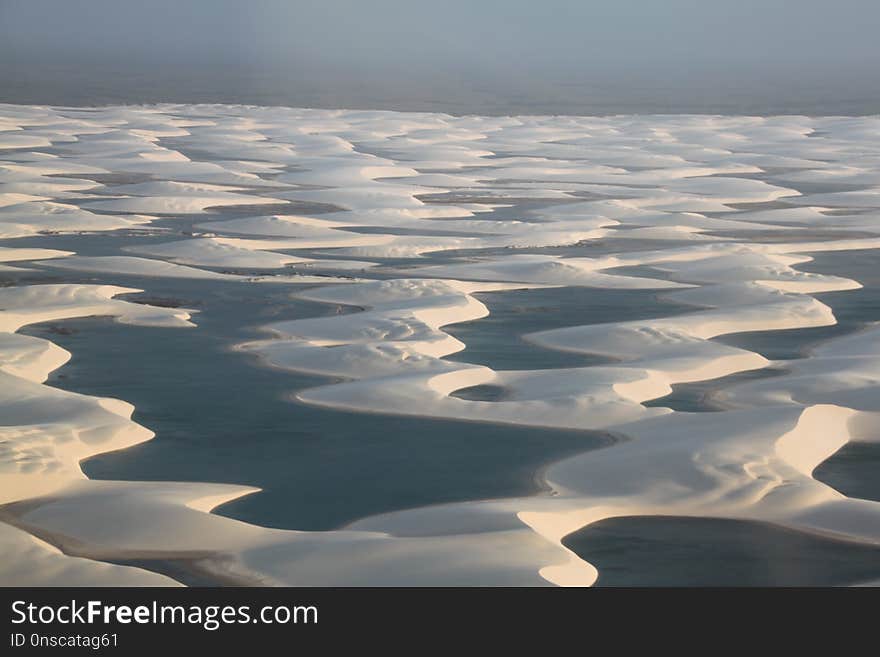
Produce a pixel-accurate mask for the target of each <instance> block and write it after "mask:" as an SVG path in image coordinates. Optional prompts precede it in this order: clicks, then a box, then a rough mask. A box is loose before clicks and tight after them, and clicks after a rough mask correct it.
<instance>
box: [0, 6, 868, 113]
mask: <svg viewBox="0 0 880 657" xmlns="http://www.w3.org/2000/svg"><path fill="white" fill-rule="evenodd" d="M878 33H880V2H878V1H877V0H836V1H832V0H738V1H733V0H730V1H724V2H721V1H718V0H541V1H526V0H443V1H440V0H433V1H430V2H429V1H426V0H311V1H307V2H306V1H302V0H287V1H285V0H248V1H244V0H149V1H147V0H137V1H135V0H76V1H71V0H0V61H2V62H3V63H2V65H0V82H5V83H6V88H5V89H4V90H3V91H0V94H2V99H4V100H10V99H11V98H10V96H11V95H14V94H15V93H28V94H35V93H37V94H38V93H44V94H45V93H49V92H51V91H52V85H55V86H56V89H55V91H56V92H58V93H60V94H62V95H63V94H64V93H66V92H63V91H62V88H64V87H65V85H69V83H70V79H69V78H70V76H69V75H65V74H62V73H61V72H62V71H69V70H72V69H73V70H75V72H76V76H74V77H76V78H78V79H79V82H80V85H81V86H88V87H94V88H95V89H96V90H97V91H100V92H101V93H106V94H109V95H110V96H112V95H113V94H114V93H116V92H118V93H119V94H121V95H123V96H124V95H125V94H126V93H133V92H134V91H133V90H129V91H123V89H129V87H130V86H131V84H132V79H133V78H135V77H137V78H138V79H140V80H141V81H142V85H141V87H140V92H139V93H142V94H147V93H153V94H156V95H157V96H163V95H165V96H169V98H164V97H157V98H156V99H157V100H163V99H173V98H170V96H177V95H179V94H180V93H182V92H183V91H186V89H185V88H180V87H179V85H180V84H182V83H183V80H182V79H178V78H181V77H185V75H184V74H185V73H186V72H187V71H191V72H192V75H190V78H189V79H193V77H194V76H195V75H196V71H198V72H199V73H198V80H197V84H194V90H193V93H196V94H202V95H203V96H204V98H205V99H213V98H214V97H215V96H217V98H216V99H217V100H223V99H224V97H225V95H230V94H231V95H236V94H238V95H243V96H244V97H249V94H253V96H254V102H263V101H266V99H267V98H268V96H267V94H268V95H271V94H273V93H274V94H276V95H279V94H280V95H279V99H281V100H282V101H284V102H287V100H285V99H286V98H287V96H289V95H290V94H293V98H292V99H291V100H290V102H294V101H295V100H296V98H297V97H301V98H305V96H302V94H306V92H308V94H311V95H309V96H308V97H309V98H313V102H314V103H315V104H321V103H322V102H323V101H320V100H314V99H318V98H325V99H326V102H333V101H334V100H336V101H338V102H340V103H341V104H345V105H348V106H352V105H355V106H356V105H358V104H359V102H358V99H359V98H362V99H363V101H362V102H361V103H360V104H365V105H370V106H373V105H375V104H376V103H379V104H381V103H382V102H383V99H387V103H389V104H394V103H403V104H407V103H410V104H411V103H412V102H414V103H416V105H418V104H419V103H423V104H424V103H429V104H430V103H432V102H434V103H436V102H440V103H442V101H443V99H444V98H446V99H447V100H449V102H451V103H454V102H457V100H461V101H462V102H464V104H465V105H467V103H476V102H477V100H476V99H477V98H478V97H482V98H483V99H484V100H485V101H486V102H495V101H496V100H497V102H498V103H501V104H502V105H503V104H504V103H514V104H515V103H517V102H521V101H522V102H527V103H529V102H539V101H540V100H541V99H542V98H543V99H545V100H548V101H552V100H553V99H554V98H556V99H558V100H559V102H560V103H564V104H567V103H571V102H574V103H577V102H578V98H580V97H581V96H583V100H584V101H588V100H590V99H596V98H600V97H601V98H602V99H604V100H603V101H602V102H607V103H609V104H610V105H614V103H615V102H616V100H615V99H618V97H619V99H621V100H622V99H625V98H628V99H629V100H627V101H626V102H636V103H638V102H639V101H638V97H639V94H640V93H649V92H650V90H651V89H655V88H657V89H663V90H665V91H664V92H663V94H665V95H664V96H663V99H664V100H663V101H662V102H665V103H673V104H675V103H676V102H677V103H679V104H683V105H684V106H687V105H688V103H691V104H693V103H712V102H716V103H720V102H724V101H725V98H724V96H725V94H726V92H727V90H729V91H730V94H733V95H736V94H737V93H740V94H744V95H745V96H747V97H748V98H750V99H751V100H752V101H755V102H758V103H759V104H760V102H762V99H763V101H766V104H768V108H769V107H770V106H771V105H773V103H774V102H777V101H780V102H781V99H782V96H783V95H785V96H786V100H785V102H786V103H788V102H795V103H797V102H798V101H797V100H796V99H795V97H796V96H798V95H800V96H804V95H806V96H810V97H812V96H816V95H817V93H818V91H817V90H823V89H824V90H826V93H825V96H828V95H833V96H834V97H835V98H840V97H841V96H846V97H847V99H849V100H848V101H847V102H849V101H850V100H851V101H853V102H863V101H865V100H866V99H869V100H871V102H873V100H872V99H874V98H878V97H880V90H878V89H877V85H878V75H877V73H876V71H877V70H880V46H878V43H880V38H878ZM236 76H237V77H236ZM172 78H174V79H175V80H176V81H172ZM175 85H177V86H175ZM172 87H174V89H173V90H172ZM356 87H362V88H363V89H362V91H360V92H358V91H357V90H356V89H355V88H356ZM383 89H384V90H385V91H383ZM578 89H579V90H580V91H578ZM97 91H96V93H97ZM285 94H287V96H285ZM298 94H299V96H298ZM579 94H580V95H581V96H579ZM792 94H794V95H792ZM649 95H651V94H650V93H649ZM282 96H283V97H284V98H282ZM102 97H103V96H102ZM201 97H202V96H200V98H201ZM469 97H472V98H473V99H474V100H466V98H469ZM489 97H491V98H489ZM777 97H778V98H777ZM502 98H504V99H506V100H501V99H502ZM652 98H654V96H652ZM493 99H494V100H493ZM517 99H520V101H518V100H517ZM658 99H660V97H659V96H657V97H656V98H654V100H658ZM70 102H77V101H76V100H75V99H74V100H71V101H70ZM268 102H272V100H271V99H269V100H268ZM658 102H659V101H658ZM804 102H807V101H804ZM325 104H326V103H325ZM567 106H568V105H566V107H567ZM685 109H687V108H686V107H685ZM696 109H699V108H696ZM805 111H806V110H805ZM877 111H880V110H877Z"/></svg>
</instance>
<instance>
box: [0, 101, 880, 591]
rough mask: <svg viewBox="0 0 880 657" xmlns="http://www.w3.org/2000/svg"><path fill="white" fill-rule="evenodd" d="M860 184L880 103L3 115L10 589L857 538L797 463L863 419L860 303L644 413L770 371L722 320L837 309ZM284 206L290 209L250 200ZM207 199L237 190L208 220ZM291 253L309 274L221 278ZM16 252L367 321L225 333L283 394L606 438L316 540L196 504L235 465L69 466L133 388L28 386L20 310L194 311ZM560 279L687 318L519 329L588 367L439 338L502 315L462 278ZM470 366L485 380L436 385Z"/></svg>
mask: <svg viewBox="0 0 880 657" xmlns="http://www.w3.org/2000/svg"><path fill="white" fill-rule="evenodd" d="M172 140H173V141H172ZM170 144H175V145H179V146H178V147H179V148H180V151H178V150H176V149H175V148H174V147H172V146H171V145H170ZM55 145H59V146H60V145H63V149H62V150H58V151H56V152H52V153H44V152H41V151H40V149H43V148H46V147H52V146H55ZM181 151H184V152H185V153H187V154H184V152H181ZM878 184H880V119H878V118H877V117H864V118H857V119H856V118H845V117H836V118H835V117H828V118H823V117H798V116H789V117H765V118H762V117H722V116H643V117H639V116H618V117H604V118H603V117H451V116H447V115H440V114H404V113H394V112H381V111H344V110H339V111H329V110H300V109H288V108H259V107H239V106H209V105H200V106H187V105H156V106H152V107H106V108H91V109H79V110H73V109H64V108H51V107H28V106H10V105H0V238H2V239H4V240H6V241H4V244H3V245H0V263H3V264H0V267H3V269H2V270H0V274H3V275H9V276H10V281H11V282H12V283H14V285H12V286H10V287H4V288H0V417H2V418H3V421H2V422H0V425H2V426H0V481H2V486H0V496H2V498H0V502H2V503H3V506H2V508H0V544H2V545H3V547H4V554H5V555H6V557H7V558H6V559H4V561H3V563H2V564H0V584H4V585H10V584H24V585H52V584H55V585H68V584H93V585H105V584H111V585H153V584H164V583H172V580H170V579H169V578H167V577H165V576H162V575H158V574H153V573H151V572H148V571H146V570H144V569H142V568H134V567H123V566H117V565H111V564H109V563H107V562H108V561H120V560H139V561H143V562H148V561H150V560H163V559H168V560H174V561H176V562H177V563H179V564H185V565H186V567H190V568H194V569H196V570H197V571H198V572H199V573H200V574H201V575H203V576H206V577H213V578H215V580H216V581H221V582H230V583H233V582H236V583H246V584H288V585H393V584H400V585H454V584H462V585H549V584H557V585H578V586H580V585H591V584H593V583H594V582H595V581H596V579H597V577H599V576H600V573H599V572H598V571H597V570H596V568H595V567H594V566H593V565H592V564H589V563H587V562H586V561H584V560H583V559H581V558H579V557H578V556H576V555H575V554H574V553H572V552H571V551H569V550H568V549H567V548H565V547H564V546H563V545H562V540H563V538H564V537H565V536H566V535H568V534H569V533H571V532H574V531H577V530H578V529H580V528H582V527H584V526H587V525H589V524H591V523H595V522H598V521H600V520H602V519H605V518H611V517H619V516H629V515H684V516H708V517H716V518H740V519H749V520H761V521H765V522H771V523H776V524H778V525H782V526H785V527H790V528H794V529H797V530H801V531H808V532H817V533H824V534H828V535H833V536H837V537H840V538H845V539H847V540H851V541H860V542H863V543H866V544H871V545H875V544H877V543H878V542H880V503H877V502H872V501H866V500H858V499H852V498H848V497H846V496H845V495H843V494H842V493H840V492H838V491H836V490H834V489H833V488H831V487H829V486H827V485H825V484H823V483H820V482H818V481H817V480H815V479H814V478H813V477H812V473H813V470H814V469H815V468H816V466H817V465H818V464H820V463H821V462H822V461H823V460H825V459H827V458H828V457H829V456H831V455H833V454H834V453H835V452H836V451H837V450H838V449H840V448H841V447H842V446H843V445H844V444H846V443H847V442H848V441H861V442H868V441H874V442H876V441H877V440H878V435H880V432H878V430H880V384H878V380H880V374H878V373H880V346H878V345H880V328H878V325H877V324H876V323H874V324H869V325H867V326H866V327H865V328H864V329H863V330H862V331H860V332H857V333H853V334H849V335H844V336H842V337H838V338H835V339H831V340H828V341H826V342H823V343H821V344H820V345H819V346H817V347H815V348H814V349H813V350H812V351H811V353H810V354H809V355H808V357H805V358H801V359H797V360H793V361H789V362H787V363H786V364H785V371H784V372H782V373H780V374H779V375H778V376H774V377H772V378H763V379H757V380H750V381H746V382H741V383H739V384H736V385H732V386H729V387H726V388H724V389H722V390H720V391H719V393H718V399H719V400H721V401H723V402H724V404H725V409H726V410H722V411H719V412H713V413H698V412H690V413H687V412H682V411H677V410H673V409H672V408H665V407H660V406H654V405H650V406H646V405H645V402H648V401H650V400H656V399H658V398H661V397H664V396H666V395H667V394H669V393H670V391H671V390H672V386H673V385H676V384H682V383H688V382H696V381H711V380H714V379H720V378H722V377H727V376H730V375H734V374H737V373H741V372H747V371H752V370H760V369H762V368H765V367H767V366H769V365H771V364H773V363H771V361H769V360H768V359H767V358H765V357H764V356H762V355H760V354H758V353H755V352H753V351H749V350H746V349H743V348H738V347H732V346H728V345H726V344H723V343H722V342H720V341H718V340H715V338H718V337H720V336H725V335H730V334H733V333H739V332H760V331H773V330H782V329H787V330H797V329H807V328H817V327H829V326H833V325H835V324H836V322H837V318H836V317H835V313H834V310H833V307H834V302H833V301H827V299H826V297H824V296H823V297H822V299H823V300H822V301H820V300H819V299H817V298H816V297H814V296H813V295H817V294H826V293H829V292H834V293H835V298H836V297H837V295H845V294H848V293H851V291H852V290H856V289H859V288H860V287H861V286H862V284H863V282H862V281H859V280H858V277H856V276H852V277H850V276H849V274H848V273H847V267H846V266H845V263H846V255H845V252H846V251H858V252H863V251H866V250H870V249H877V248H880V223H878V221H880V192H878V189H880V188H878ZM817 185H818V186H819V187H816V186H817ZM801 189H803V190H804V191H801ZM816 189H819V190H820V191H810V190H816ZM278 204H285V205H290V207H291V210H290V212H284V213H283V214H270V213H275V212H279V210H278V209H276V208H274V207H272V208H266V211H265V212H264V213H260V212H259V211H258V209H259V208H258V206H261V205H266V206H275V205H278ZM740 204H743V205H740ZM219 206H226V207H227V211H230V210H232V209H234V208H235V206H238V207H239V208H243V209H241V211H240V212H238V213H237V214H236V215H234V216H221V215H218V214H217V213H215V212H213V211H212V209H213V208H216V207H219ZM190 215H198V216H197V217H196V218H197V220H198V221H197V223H196V226H195V230H196V231H206V232H205V233H202V234H199V233H196V234H180V233H175V234H173V236H168V238H167V239H163V240H162V241H161V242H156V241H154V240H153V239H150V240H144V239H141V238H139V236H138V235H136V234H129V232H128V231H126V232H124V233H122V234H119V233H117V234H116V235H117V236H118V238H119V239H118V243H119V244H118V248H116V247H112V246H111V247H107V249H109V250H112V251H113V252H112V253H110V252H109V251H102V252H100V254H95V252H94V251H93V252H92V253H91V254H85V253H79V252H78V251H77V247H76V246H75V245H76V244H77V242H76V241H75V240H76V239H81V238H78V237H77V238H75V237H74V236H73V235H69V236H68V237H67V238H65V239H66V240H68V241H65V242H64V246H63V248H55V247H54V246H53V245H47V247H46V248H41V247H40V246H39V244H38V241H39V239H40V238H39V236H40V235H43V234H55V233H65V234H74V233H91V232H97V231H119V230H122V229H130V228H142V229H151V228H152V227H151V224H155V223H156V222H159V223H160V224H161V225H162V226H164V227H165V228H164V230H166V231H167V230H169V229H168V228H167V226H169V225H173V222H175V221H177V220H178V219H176V217H183V218H188V219H187V221H189V222H190V223H192V218H193V217H192V216H190ZM163 222H164V223H163ZM156 230H158V228H156ZM171 230H174V229H171ZM822 231H830V232H831V233H834V237H833V238H831V237H826V236H825V235H828V234H830V233H826V234H823V232H822ZM866 233H867V234H868V235H866ZM111 234H112V233H111ZM841 234H842V235H843V237H848V236H851V238H852V239H842V238H841ZM871 235H876V237H874V236H871ZM35 236H36V237H35ZM768 236H769V237H768ZM25 237H28V238H29V241H28V243H27V246H20V247H19V246H16V244H15V241H16V240H17V239H18V238H25ZM82 239H86V238H82ZM115 242H116V240H114V244H115ZM35 244H37V245H36V246H35ZM67 244H71V245H73V246H70V247H68V246H67ZM836 251H840V252H843V254H842V255H841V256H840V257H841V263H844V264H842V265H841V267H840V272H839V273H838V274H837V275H828V274H816V273H810V271H809V270H810V263H811V260H812V259H813V257H814V254H817V253H821V252H829V253H831V252H836ZM291 252H292V253H291ZM428 256H433V259H432V260H430V261H427V260H426V258H427V257H428ZM385 259H390V260H389V261H388V262H386V260H385ZM401 262H403V264H401ZM5 263H12V264H5ZM287 267H293V268H295V269H296V270H297V273H296V274H295V273H293V272H289V271H288V273H287V274H278V273H277V272H269V273H267V274H266V275H260V276H244V275H235V274H229V273H220V272H219V271H214V270H221V271H222V270H227V269H231V270H235V269H258V270H259V269H266V270H274V269H281V268H287ZM300 267H316V268H322V269H329V270H333V269H339V270H341V271H340V272H339V274H340V276H341V275H342V274H343V273H344V272H345V271H346V270H348V271H353V270H356V271H357V272H358V273H357V275H358V276H359V278H345V279H343V278H337V279H329V280H328V278H327V277H322V276H302V275H298V270H299V268H300ZM620 267H627V268H631V269H630V270H628V271H625V272H620V271H615V270H616V269H617V268H620ZM632 268H635V269H632ZM31 270H39V271H41V272H53V273H54V274H56V275H58V276H62V275H64V273H65V272H91V273H93V274H98V275H100V276H101V277H102V280H111V281H114V280H115V278H116V277H119V278H120V280H124V277H125V276H137V277H140V278H146V279H149V278H153V277H155V278H160V277H173V278H194V279H201V280H204V281H208V282H211V281H235V282H236V283H237V284H241V285H251V284H253V283H264V282H276V283H281V284H292V283H302V284H304V285H294V286H291V287H290V288H289V289H290V293H291V294H292V295H295V296H296V297H298V298H301V299H307V300H310V301H316V302H320V303H325V304H332V305H344V306H349V307H352V309H354V310H355V312H351V313H344V314H337V315H327V316H322V317H316V318H310V319H297V320H289V321H278V322H274V323H272V324H269V325H267V326H265V327H264V328H265V329H267V332H268V333H267V337H266V339H262V340H257V341H251V342H248V343H246V344H242V345H238V348H239V349H242V350H247V351H249V352H251V353H254V354H256V355H258V356H259V357H260V358H261V359H262V360H263V361H265V362H266V363H269V364H271V365H273V366H276V367H279V368H283V369H287V370H291V371H300V372H308V373H310V374H317V375H322V376H326V377H329V378H328V380H327V382H326V384H325V385H322V386H320V387H315V388H311V389H307V390H300V391H298V392H297V393H296V397H297V399H298V400H299V401H300V402H301V403H306V404H314V405H319V406H323V407H325V408H332V409H340V410H345V411H356V412H362V413H384V414H398V415H409V416H421V417H437V418H447V419H456V420H466V421H467V420H478V421H482V422H491V423H498V424H513V425H523V426H532V427H556V428H565V429H582V430H587V429H590V430H601V431H607V432H610V433H613V434H614V435H616V436H619V437H620V438H621V440H620V441H619V442H617V443H615V444H614V445H612V446H610V447H607V448H605V449H601V450H595V451H589V452H584V453H580V454H576V455H574V456H571V457H568V458H566V459H564V460H562V461H560V462H558V463H555V464H553V465H551V466H550V467H548V468H546V469H545V470H544V471H542V475H541V476H542V478H543V481H544V483H546V484H547V486H548V487H549V488H551V489H552V493H553V494H552V495H536V496H532V497H524V498H509V499H497V500H471V501H467V502H462V503H455V504H443V505H437V506H431V507H426V508H414V509H407V510H404V511H396V512H389V513H384V514H380V515H376V516H372V517H367V518H362V519H359V520H357V521H356V522H353V523H351V524H350V525H349V526H348V527H346V528H344V529H342V530H336V531H326V532H313V531H284V530H278V529H270V528H264V527H259V526H257V525H253V524H248V523H244V522H240V521H236V520H232V519H229V518H225V517H222V516H219V515H216V514H213V513H211V511H212V510H213V509H214V508H216V507H217V506H218V505H219V504H221V503H223V502H226V501H229V500H233V499H236V498H238V497H241V496H243V495H249V494H254V493H256V492H257V491H256V490H255V489H254V488H252V487H248V486H236V485H229V484H211V483H193V482H135V481H92V480H89V479H87V478H85V477H84V475H83V473H82V471H81V469H80V468H79V462H80V461H81V460H82V459H85V458H87V457H89V456H92V455H95V454H98V453H101V452H106V451H110V450H117V449H124V448H126V447H128V446H131V445H134V444H137V443H139V442H142V441H144V440H148V439H150V437H151V436H152V431H151V430H150V429H149V428H146V427H142V426H140V425H138V424H137V423H135V422H133V421H132V419H131V414H132V412H133V407H132V406H131V405H130V404H128V403H126V402H125V401H122V400H115V399H101V398H97V397H91V396H86V395H81V394H76V393H72V392H66V391H63V390H60V389H57V388H53V387H50V386H47V385H45V381H46V379H47V377H48V375H49V374H50V373H51V372H52V371H54V370H56V369H57V368H59V367H62V366H63V365H64V364H65V363H66V362H67V360H68V359H69V358H70V354H69V353H67V352H66V351H65V350H63V349H61V348H60V347H58V346H56V345H54V344H52V343H51V342H49V341H47V340H44V339H41V338H35V337H30V336H26V335H21V334H19V333H18V332H17V331H19V329H21V328H22V327H24V326H27V325H30V324H34V323H39V322H47V321H62V320H64V319H67V318H74V317H87V316H109V317H113V318H114V319H115V321H118V322H121V323H131V324H148V325H155V326H162V327H167V329H168V330H174V329H176V328H188V329H189V330H192V329H193V326H194V323H193V321H191V320H192V317H191V313H192V311H190V310H186V309H181V308H177V309H171V308H158V307H152V306H149V305H144V304H135V303H129V302H126V301H123V300H120V299H118V298H115V297H118V295H120V294H124V293H128V292H133V291H136V290H133V289H131V288H128V287H121V286H117V285H86V284H74V283H60V284H59V283H52V284H48V283H47V284H38V283H37V284H35V283H33V282H24V283H22V282H18V279H17V278H16V276H18V275H20V274H21V273H22V272H23V271H31ZM334 273H335V272H334ZM343 281H344V284H342V283H343ZM864 284H866V285H867V284H869V283H864ZM138 285H140V283H138ZM561 286H565V287H574V288H577V289H578V290H579V293H581V294H582V295H583V298H584V300H585V303H589V301H590V299H591V296H590V295H591V294H594V292H595V290H597V289H608V290H619V291H624V290H653V291H655V292H656V293H657V294H658V295H661V296H662V297H663V298H664V299H668V300H669V301H675V302H678V303H680V304H685V309H686V310H687V312H682V313H680V314H676V315H674V316H663V317H659V318H656V319H650V320H641V319H640V320H627V321H618V319H617V318H616V317H614V316H607V317H606V316H604V315H601V314H600V316H597V317H596V318H595V321H594V322H592V323H590V324H588V325H577V324H576V323H575V320H572V322H573V323H571V324H568V323H567V322H566V318H565V317H559V320H560V327H559V328H554V329H552V330H544V331H539V332H533V333H530V334H529V333H528V329H525V328H524V329H522V330H521V331H519V329H518V328H513V329H511V330H515V331H519V332H520V333H521V334H527V335H524V336H523V337H524V339H525V340H526V341H527V342H528V343H530V344H531V345H532V347H533V348H534V349H536V350H537V349H550V350H554V351H557V352H563V353H570V354H590V355H598V356H603V357H605V358H607V359H608V361H609V362H606V363H605V364H602V365H589V366H587V365H583V366H581V365H578V364H577V362H576V361H574V360H573V362H572V365H571V366H569V367H564V368H558V369H546V370H529V369H522V370H495V369H492V368H491V367H488V366H483V365H470V364H467V363H460V362H454V361H451V360H447V359H445V358H444V357H445V356H448V355H450V354H454V353H457V352H460V351H461V350H463V349H466V348H467V345H466V344H465V343H463V342H462V341H460V340H458V339H456V338H454V337H453V336H452V335H450V333H448V332H447V330H445V327H447V326H450V325H453V324H455V323H459V322H465V321H471V322H473V321H477V320H480V319H481V318H484V317H486V316H487V315H488V314H489V312H490V309H489V308H488V307H487V306H486V304H484V303H483V302H482V301H480V299H479V296H478V295H479V294H480V293H482V292H495V293H498V294H504V293H505V292H507V291H511V290H517V289H523V288H543V287H561ZM144 287H147V286H144ZM250 289H252V290H253V294H255V295H256V294H259V293H260V290H259V288H250ZM147 291H149V290H147ZM660 311H661V312H662V308H661V309H660ZM548 312H559V311H558V310H551V311H548ZM524 319H525V320H527V319H528V318H527V317H526V318H524ZM877 319H878V318H876V317H875V318H873V321H874V322H876V320H877ZM255 321H256V320H255ZM477 326H479V324H477ZM120 330H125V329H124V327H123V328H121V329H120ZM196 330H197V329H196ZM156 357H157V358H161V357H162V354H161V353H157V355H156ZM487 384H488V385H493V386H498V387H500V388H501V389H503V390H504V395H503V397H502V398H500V399H499V400H497V401H475V400H471V399H465V398H462V397H459V396H455V393H457V392H458V391H460V390H462V389H465V388H469V387H472V386H477V385H487ZM418 439H419V437H418V436H412V440H413V441H418ZM328 467H332V465H328ZM317 494H320V492H318V493H317Z"/></svg>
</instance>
